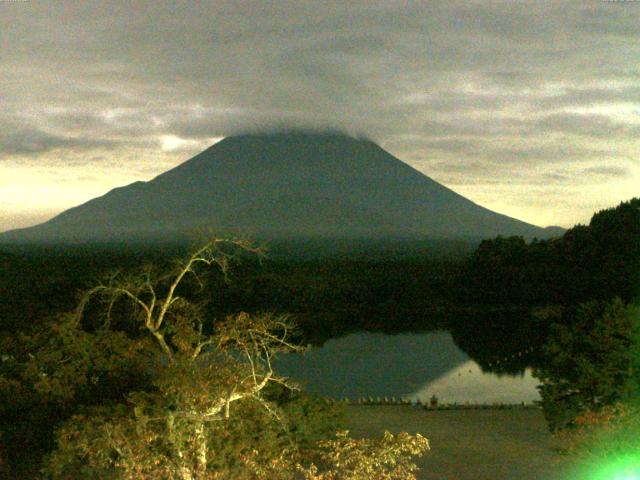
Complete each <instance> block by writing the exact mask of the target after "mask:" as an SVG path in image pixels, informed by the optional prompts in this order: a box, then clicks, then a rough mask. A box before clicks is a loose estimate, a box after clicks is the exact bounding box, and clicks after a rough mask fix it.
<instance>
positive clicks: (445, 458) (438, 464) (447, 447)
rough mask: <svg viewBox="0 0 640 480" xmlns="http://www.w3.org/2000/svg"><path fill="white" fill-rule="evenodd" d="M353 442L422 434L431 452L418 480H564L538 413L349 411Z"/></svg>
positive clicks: (364, 408)
mask: <svg viewBox="0 0 640 480" xmlns="http://www.w3.org/2000/svg"><path fill="white" fill-rule="evenodd" d="M346 413H347V418H348V427H349V428H350V430H351V433H352V435H353V436H354V437H369V436H378V435H380V434H382V433H383V432H384V431H385V430H389V431H390V432H392V433H398V432H400V431H406V432H409V433H412V434H414V433H421V434H422V435H424V436H425V437H427V438H428V439H429V442H430V444H431V451H430V452H428V453H427V454H426V455H425V456H424V457H423V458H421V459H418V462H417V463H418V466H419V467H420V471H419V472H418V476H417V478H418V479H419V480H436V479H437V480H564V479H565V478H566V476H564V475H563V474H562V470H563V467H562V465H561V463H560V462H561V457H560V456H559V455H558V454H557V453H555V452H554V451H553V441H552V437H551V435H550V434H549V432H548V431H547V427H546V424H545V421H544V418H543V416H542V412H541V411H540V410H538V409H512V410H497V409H489V410H431V411H429V410H424V409H422V408H416V407H412V406H407V405H398V406H389V405H384V406H376V405H371V406H370V405H366V406H360V405H349V406H347V407H346Z"/></svg>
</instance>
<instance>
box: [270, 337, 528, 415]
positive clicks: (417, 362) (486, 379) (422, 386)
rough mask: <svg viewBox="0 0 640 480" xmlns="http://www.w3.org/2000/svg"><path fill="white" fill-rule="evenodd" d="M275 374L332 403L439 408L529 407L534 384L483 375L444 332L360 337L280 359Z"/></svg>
mask: <svg viewBox="0 0 640 480" xmlns="http://www.w3.org/2000/svg"><path fill="white" fill-rule="evenodd" d="M275 369H276V371H277V372H278V373H279V374H281V375H284V376H287V377H290V378H291V379H292V380H294V381H296V382H298V383H300V384H301V385H302V386H303V387H304V388H305V389H306V390H307V391H309V392H313V393H316V394H318V395H322V396H325V397H333V398H338V399H342V398H348V399H352V400H356V399H359V398H362V397H374V398H375V397H385V396H386V397H389V398H391V397H396V398H404V399H407V400H411V401H414V402H415V401H417V400H420V401H421V402H426V401H428V400H429V398H430V397H431V396H432V395H434V394H435V395H436V396H437V397H438V400H439V401H440V402H441V403H453V402H457V403H465V402H470V403H485V402H486V403H500V402H502V403H521V402H526V403H531V402H533V401H534V400H539V399H540V395H539V393H538V391H537V389H536V386H537V385H538V384H539V383H540V382H539V381H538V380H537V379H536V378H534V377H532V376H531V371H530V370H526V371H525V372H524V374H523V375H521V376H515V377H514V376H506V375H502V376H498V375H496V374H494V373H484V372H482V370H481V369H480V367H479V365H478V364H477V363H476V362H474V361H473V360H472V359H471V358H469V356H468V355H466V354H465V353H464V352H463V351H462V350H460V349H459V348H458V347H457V346H456V345H455V343H454V342H453V339H452V338H451V335H450V334H449V333H448V332H431V333H419V334H416V333H404V334H398V335H385V334H382V333H369V332H361V333H354V334H351V335H347V336H345V337H342V338H338V339H332V340H329V341H327V342H326V343H325V344H324V345H323V346H322V347H314V348H310V349H309V350H307V351H306V352H304V353H301V354H299V353H296V354H287V355H282V356H280V357H279V358H278V359H277V361H276V362H275Z"/></svg>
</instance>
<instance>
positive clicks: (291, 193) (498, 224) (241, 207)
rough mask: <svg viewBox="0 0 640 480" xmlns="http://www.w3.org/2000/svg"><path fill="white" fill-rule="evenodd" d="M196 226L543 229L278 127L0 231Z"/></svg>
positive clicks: (398, 231) (129, 234)
mask: <svg viewBox="0 0 640 480" xmlns="http://www.w3.org/2000/svg"><path fill="white" fill-rule="evenodd" d="M202 228H210V229H213V230H217V231H233V232H244V233H250V234H256V235H264V236H267V237H273V238H285V237H288V236H299V235H303V236H323V237H324V236H326V237H332V236H333V237H335V236H343V237H381V236H385V237H386V236H391V237H407V236H423V237H432V238H483V237H492V236H495V235H498V234H503V235H524V236H526V237H533V236H538V237H546V236H548V234H547V233H546V232H545V230H544V229H542V228H539V227H536V226H533V225H530V224H527V223H524V222H521V221H519V220H515V219H513V218H510V217H507V216H505V215H500V214H497V213H495V212H492V211H490V210H487V209H485V208H483V207H481V206H479V205H476V204H475V203H473V202H471V201H469V200H467V199H466V198H464V197H462V196H461V195H458V194H457V193H455V192H453V191H452V190H449V189H448V188H446V187H444V186H443V185H440V184H439V183H437V182H435V181H434V180H432V179H430V178H429V177H427V176H425V175H423V174H422V173H420V172H418V171H417V170H415V169H413V168H411V167H410V166H408V165H407V164H405V163H403V162H401V161H400V160H398V159H397V158H395V157H393V156H392V155H390V154H389V153H388V152H386V151H384V150H383V149H382V148H380V147H379V146H377V145H376V144H375V143H373V142H371V141H368V140H358V139H354V138H352V137H349V136H346V135H342V134H328V133H327V134H317V133H277V134H254V135H240V136H234V137H227V138H226V139H224V140H222V141H221V142H219V143H217V144H215V145H213V146H212V147H210V148H208V149H207V150H205V151H203V152H202V153H200V154H198V155H196V156H195V157H193V158H192V159H190V160H188V161H186V162H184V163H183V164H181V165H179V166H178V167H176V168H174V169H172V170H169V171H167V172H165V173H163V174H161V175H159V176H158V177H156V178H154V179H153V180H151V181H149V182H136V183H133V184H131V185H128V186H125V187H121V188H116V189H114V190H112V191H110V192H109V193H107V194H106V195H104V196H102V197H99V198H95V199H93V200H90V201H89V202H87V203H85V204H83V205H80V206H78V207H75V208H71V209H69V210H67V211H65V212H63V213H61V214H60V215H58V216H57V217H55V218H53V219H51V220H50V221H48V222H45V223H43V224H40V225H37V226H35V227H31V228H26V229H21V230H13V231H10V232H6V233H4V234H1V235H0V241H28V242H34V241H35V242H40V241H42V242H83V241H112V240H154V239H164V240H166V239H168V238H176V239H177V238H178V237H182V236H186V235H188V234H189V232H191V231H194V230H197V229H202Z"/></svg>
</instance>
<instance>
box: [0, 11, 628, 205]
mask: <svg viewBox="0 0 640 480" xmlns="http://www.w3.org/2000/svg"><path fill="white" fill-rule="evenodd" d="M617 3H618V4H616V2H570V1H566V2H564V1H558V2H540V1H534V0H531V1H524V2H503V1H497V0H496V1H494V0H486V1H482V2H477V1H473V2H469V1H463V0H450V1H446V2H412V3H409V2H394V1H388V0H378V1H375V0H374V1H368V2H364V3H362V2H351V3H349V2H347V3H345V2H338V1H334V0H327V1H326V2H322V3H321V4H318V2H312V1H309V0H298V1H295V2H294V1H292V0H285V1H280V2H269V3H268V4H265V3H264V2H259V1H249V2H237V1H231V0H229V1H227V0H220V1H216V2H200V3H191V4H180V3H175V2H169V1H164V0H160V1H144V0H140V1H136V2H133V3H131V2H124V3H119V2H116V3H114V2H98V3H96V2H73V1H70V0H66V1H65V0H62V1H60V2H55V3H50V2H5V3H2V4H0V23H1V24H2V25H6V28H3V31H2V35H1V36H0V48H2V52H3V58H2V67H3V68H2V69H0V87H1V88H2V91H3V110H2V112H0V132H1V133H0V154H3V155H12V156H17V155H21V156H23V157H25V158H31V159H33V161H34V162H36V161H44V160H43V157H42V154H43V153H46V152H51V151H53V150H55V151H56V152H60V156H64V155H65V152H68V153H69V156H74V155H75V156H77V155H76V154H77V153H78V152H88V153H90V151H91V150H92V149H95V150H96V151H99V152H100V155H103V153H104V152H103V150H108V151H109V155H111V157H112V158H118V159H121V160H120V161H122V162H127V161H130V160H129V159H132V160H131V161H133V162H135V163H136V168H137V169H139V170H140V169H147V170H149V171H154V168H157V167H156V165H157V164H156V163H154V161H153V158H155V157H156V156H157V155H160V154H161V153H167V152H168V153H171V154H175V156H176V157H175V158H176V159H177V158H178V155H179V154H186V153H188V152H190V151H191V147H193V148H195V146H197V145H203V144H205V143H204V142H207V141H208V139H212V138H217V137H220V136H225V135H230V134H233V133H236V132H240V131H245V130H251V129H259V128H273V127H274V126H275V127H284V126H287V125H293V126H298V127H300V126H302V127H319V128H328V127H334V128H339V129H343V130H347V131H350V132H357V133H360V132H362V133H364V134H367V135H368V136H370V137H371V138H372V139H373V140H375V141H377V142H379V143H381V144H382V145H383V146H385V147H386V148H388V149H389V150H390V151H391V153H393V154H395V155H396V156H398V157H399V158H401V159H403V160H405V161H409V162H411V163H412V164H413V165H415V166H417V167H419V168H421V169H422V170H423V171H424V172H425V173H427V174H429V175H432V176H434V177H435V178H446V179H447V181H449V182H451V184H457V183H464V182H470V180H469V179H470V178H471V177H475V178H476V179H477V180H476V183H477V182H481V181H487V182H488V181H492V182H494V183H497V184H499V183H500V182H502V183H505V184H509V183H510V181H511V179H512V178H513V177H514V176H516V177H518V178H521V179H522V182H521V183H520V184H519V186H518V189H519V192H520V193H521V195H522V196H523V197H526V196H527V190H526V189H524V190H523V188H525V187H524V186H523V185H525V183H524V182H526V181H529V182H531V184H532V185H533V184H537V183H540V182H541V181H545V182H548V183H549V184H554V182H557V184H558V185H560V184H562V185H564V182H565V177H566V176H567V175H568V176H569V177H571V176H572V175H577V174H579V173H581V172H582V174H583V175H598V172H595V171H590V170H589V168H591V167H590V166H591V165H592V164H593V163H594V162H597V161H601V162H606V164H607V165H608V166H610V168H618V169H622V170H624V169H625V168H626V169H627V170H626V171H627V177H624V175H621V176H619V177H617V178H620V179H622V178H630V177H633V176H634V175H636V172H637V169H636V168H635V167H632V168H629V167H627V166H625V165H626V164H625V163H624V162H626V159H627V158H629V157H630V156H632V155H635V151H637V140H636V139H637V136H638V133H639V131H638V130H639V128H640V127H639V124H640V118H639V115H638V114H636V113H634V110H633V108H632V107H634V106H635V107H638V106H639V104H640V102H639V101H638V98H640V96H639V94H640V71H638V69H637V65H636V63H637V62H635V59H637V58H638V57H639V56H640V41H638V40H640V24H638V22H637V16H638V14H640V3H637V2H617ZM622 105H627V106H631V107H630V108H629V109H628V110H626V111H625V113H624V114H622V113H620V114H616V115H614V114H611V111H612V110H614V111H615V110H616V109H618V110H619V109H621V108H622ZM625 108H627V107H625ZM607 109H608V110H607ZM163 138H165V139H167V138H179V139H181V145H182V147H180V148H178V147H176V148H174V149H169V150H167V152H164V151H162V146H163V142H162V139H163ZM174 143H175V142H174ZM166 145H168V144H167V143H166V142H165V147H166ZM176 145H177V144H176ZM87 158H88V159H89V158H91V155H87ZM163 158H164V157H163ZM87 162H88V163H89V162H90V160H87ZM587 163H588V165H589V167H585V165H587ZM143 164H144V165H143ZM162 165H165V164H164V163H162ZM558 172H560V173H558ZM156 173H159V172H158V171H156ZM489 177H490V178H489ZM594 178H595V177H594ZM470 195H471V196H472V197H473V192H470ZM585 195H587V194H586V193H585ZM611 195H613V194H611ZM513 198H515V187H514V190H513V195H511V196H510V197H509V199H510V200H509V201H511V200H512V199H513ZM610 198H611V199H612V198H613V197H610ZM610 198H609V197H607V198H606V199H604V198H603V200H602V201H603V202H604V201H609V200H610ZM619 200H620V199H616V200H615V201H612V203H617V202H618V201H619ZM580 201H583V202H584V205H585V208H587V207H586V205H588V203H589V202H587V200H586V199H585V200H580ZM603 206H606V205H603ZM540 208H541V211H542V210H545V209H547V210H546V211H550V209H551V208H552V206H550V205H546V204H545V203H544V202H541V203H540ZM589 208H590V207H589ZM585 215H587V214H586V213H585Z"/></svg>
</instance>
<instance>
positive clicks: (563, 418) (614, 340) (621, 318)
mask: <svg viewBox="0 0 640 480" xmlns="http://www.w3.org/2000/svg"><path fill="white" fill-rule="evenodd" d="M634 322H636V320H634V315H633V310H632V309H631V308H630V307H627V306H625V305H624V303H623V302H622V301H621V300H620V299H615V300H613V301H611V302H606V303H605V302H598V301H591V302H587V303H583V304H581V305H579V306H578V307H577V308H575V309H569V310H567V311H566V312H565V313H564V315H563V318H562V320H561V321H560V322H559V323H554V324H552V325H551V327H550V333H549V336H548V337H547V341H546V344H545V347H544V354H545V361H544V363H543V364H542V366H541V367H539V368H537V369H535V370H534V376H536V377H537V378H539V379H540V380H541V381H542V385H541V386H540V387H539V390H540V395H541V397H542V408H543V412H544V415H545V418H546V420H547V423H548V425H549V428H550V430H552V431H557V430H561V429H565V428H570V427H573V426H575V425H576V419H577V418H579V417H580V415H582V414H586V412H595V413H598V412H600V410H601V409H602V408H603V407H605V406H608V405H612V404H614V403H615V402H616V401H619V400H622V399H624V398H627V397H628V396H629V394H630V393H631V392H632V388H633V387H632V376H633V370H632V367H633V362H634V355H633V350H632V346H633V337H634V328H635V327H636V325H637V323H634Z"/></svg>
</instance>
